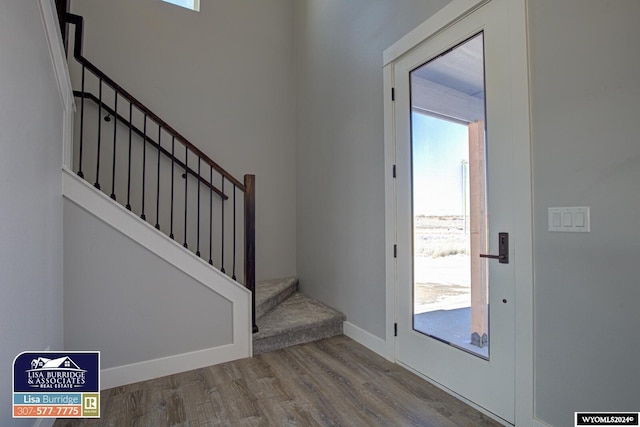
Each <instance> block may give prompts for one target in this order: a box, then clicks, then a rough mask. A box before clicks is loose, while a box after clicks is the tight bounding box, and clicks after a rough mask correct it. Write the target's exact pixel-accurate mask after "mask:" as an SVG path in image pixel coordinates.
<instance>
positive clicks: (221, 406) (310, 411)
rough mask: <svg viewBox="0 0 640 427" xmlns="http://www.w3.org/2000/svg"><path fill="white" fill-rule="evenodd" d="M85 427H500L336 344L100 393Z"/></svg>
mask: <svg viewBox="0 0 640 427" xmlns="http://www.w3.org/2000/svg"><path fill="white" fill-rule="evenodd" d="M101 411H102V412H101V414H102V418H101V419H99V420H91V419H85V420H83V419H77V420H63V419H60V420H57V421H56V423H55V424H54V426H55V427H77V426H114V427H121V426H145V427H146V426H153V427H164V426H171V427H177V426H181V427H187V426H188V427H195V426H207V427H213V426H233V427H235V426H305V427H306V426H318V427H321V426H390V427H391V426H393V427H396V426H438V427H439V426H487V427H493V426H499V425H500V424H498V423H497V422H495V421H493V420H492V419H490V418H489V417H487V416H485V415H483V414H481V413H480V412H478V411H476V410H475V409H473V408H471V407H470V406H468V405H466V404H465V403H463V402H461V401H459V400H457V399H455V398H453V397H451V396H449V395H448V394H446V393H445V392H443V391H442V390H440V389H438V388H437V387H435V386H433V385H431V384H429V383H428V382H426V381H424V380H422V379H421V378H419V377H418V376H416V375H414V374H413V373H411V372H409V371H407V370H405V369H403V368H402V367H400V366H398V365H395V364H393V363H390V362H388V361H387V360H386V359H384V358H383V357H380V356H378V355H377V354H375V353H373V352H371V351H369V350H368V349H366V348H365V347H363V346H362V345H360V344H358V343H356V342H355V341H353V340H351V339H349V338H347V337H345V336H338V337H332V338H328V339H325V340H322V341H317V342H313V343H308V344H303V345H299V346H295V347H290V348H287V349H284V350H278V351H275V352H272V353H264V354H260V355H257V356H255V357H253V358H250V359H243V360H238V361H234V362H229V363H224V364H221V365H216V366H211V367H207V368H202V369H196V370H193V371H189V372H184V373H180V374H176V375H170V376H167V377H162V378H157V379H154V380H151V381H145V382H141V383H136V384H131V385H127V386H123V387H117V388H114V389H111V390H105V391H103V392H102V393H101Z"/></svg>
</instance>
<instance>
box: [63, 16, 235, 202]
mask: <svg viewBox="0 0 640 427" xmlns="http://www.w3.org/2000/svg"><path fill="white" fill-rule="evenodd" d="M66 17H67V22H69V23H71V24H74V25H75V26H76V31H75V38H74V40H75V42H74V48H73V57H74V58H76V59H77V60H78V62H80V63H81V64H82V65H84V66H85V67H86V68H88V69H89V70H90V71H91V72H92V73H93V74H95V75H96V76H97V77H98V78H100V79H101V80H102V81H104V82H105V83H106V84H107V85H109V86H111V88H112V89H113V90H115V91H116V92H118V93H119V94H120V95H122V97H123V98H125V99H126V100H127V101H129V102H130V103H132V104H133V105H135V106H136V108H138V109H139V110H140V111H141V112H142V113H144V114H145V115H146V116H147V117H149V118H151V119H152V120H153V121H154V122H156V123H157V124H158V125H160V126H161V127H162V128H163V129H164V130H166V131H167V133H169V134H170V135H171V136H174V137H175V138H176V139H178V140H179V142H180V143H182V144H183V145H184V146H186V147H188V148H189V151H191V152H192V153H194V154H196V155H197V156H198V157H200V158H201V159H202V160H203V161H204V162H205V163H207V164H208V165H209V166H211V167H212V168H213V169H214V170H216V171H217V172H218V173H219V174H220V175H222V176H223V177H224V178H225V179H226V180H227V181H229V182H231V183H232V184H233V185H235V186H236V187H238V188H239V189H240V190H242V191H245V188H244V184H243V183H241V182H240V181H239V180H237V179H236V178H235V177H234V176H233V175H231V174H230V173H229V172H227V171H226V170H225V169H224V168H223V167H221V166H220V165H219V164H217V163H216V162H215V161H213V160H212V159H211V158H209V156H207V155H206V154H205V153H203V152H202V151H200V149H199V148H198V147H196V146H195V145H193V144H192V143H191V142H189V140H188V139H187V138H185V137H184V136H182V134H180V132H178V131H177V130H175V129H174V128H173V127H171V126H170V125H169V124H167V122H165V121H164V120H162V119H161V118H160V117H158V116H157V115H156V114H155V113H154V112H153V111H151V110H150V109H149V108H147V107H146V106H145V105H144V104H143V103H142V102H140V101H139V100H138V99H136V98H135V97H134V96H133V95H131V94H130V93H129V92H127V91H126V90H125V89H124V88H122V86H120V85H119V84H117V83H116V82H115V81H113V80H112V79H111V78H110V77H109V76H107V75H106V74H105V73H103V72H102V71H101V70H100V69H99V68H98V67H96V66H95V65H93V64H92V63H91V62H90V61H89V60H88V59H86V58H85V57H84V56H82V35H83V32H84V30H83V26H84V24H83V18H82V16H80V15H74V14H73V13H67V15H66Z"/></svg>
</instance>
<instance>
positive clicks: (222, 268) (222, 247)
mask: <svg viewBox="0 0 640 427" xmlns="http://www.w3.org/2000/svg"><path fill="white" fill-rule="evenodd" d="M221 191H222V194H224V175H222V187H221ZM223 200H224V199H223ZM220 220H221V222H222V228H221V229H220V230H221V231H220V235H221V236H220V241H221V242H222V243H221V245H220V247H221V249H222V250H221V251H220V271H222V272H223V273H225V271H224V202H222V204H221V208H220Z"/></svg>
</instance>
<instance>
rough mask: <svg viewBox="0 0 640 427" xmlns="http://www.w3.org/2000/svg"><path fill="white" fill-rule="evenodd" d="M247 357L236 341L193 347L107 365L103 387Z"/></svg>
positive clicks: (102, 380) (107, 387)
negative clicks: (109, 366)
mask: <svg viewBox="0 0 640 427" xmlns="http://www.w3.org/2000/svg"><path fill="white" fill-rule="evenodd" d="M245 357H247V354H246V351H243V349H242V348H239V346H237V345H234V344H229V345H224V346H220V347H215V348H208V349H204V350H197V351H192V352H189V353H183V354H177V355H174V356H168V357H162V358H159V359H153V360H147V361H144V362H138V363H132V364H129V365H123V366H116V367H113V368H108V369H103V370H102V371H101V372H100V389H101V390H106V389H109V388H113V387H119V386H123V385H127V384H133V383H137V382H140V381H147V380H150V379H154V378H159V377H163V376H166V375H172V374H177V373H180V372H186V371H190V370H192V369H199V368H204V367H206V366H212V365H217V364H220V363H225V362H230V361H232V360H237V359H242V358H245Z"/></svg>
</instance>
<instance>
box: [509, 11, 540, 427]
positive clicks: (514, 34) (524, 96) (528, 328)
mask: <svg viewBox="0 0 640 427" xmlns="http://www.w3.org/2000/svg"><path fill="white" fill-rule="evenodd" d="M525 1H526V0H510V1H508V2H507V7H508V12H507V13H508V25H509V28H508V32H509V66H510V67H511V80H510V82H509V83H510V85H511V87H510V88H509V92H510V94H511V100H512V104H511V120H512V122H511V126H512V131H513V137H514V138H518V140H519V141H520V142H519V143H518V144H514V150H513V158H514V159H523V161H521V162H518V165H519V166H518V167H519V173H517V174H515V175H514V176H513V177H512V179H513V180H514V181H515V186H516V188H528V189H529V192H528V193H526V192H524V193H523V194H515V195H514V197H513V200H512V204H513V206H514V218H517V221H516V227H515V229H514V231H515V233H516V239H514V240H515V241H516V242H517V245H518V247H517V248H515V249H516V254H517V256H516V259H515V260H514V261H515V279H516V287H515V304H516V308H515V316H516V318H515V327H516V330H515V333H516V339H515V346H516V348H515V351H516V352H515V359H516V360H515V416H516V417H515V421H516V425H528V424H529V425H530V424H535V414H534V407H535V395H534V389H535V385H534V384H535V378H534V365H535V361H534V357H533V355H534V318H533V316H534V315H533V306H534V300H533V287H534V273H533V256H534V255H533V253H534V252H533V182H532V169H531V161H532V155H531V122H530V120H531V116H530V105H531V104H530V98H529V96H530V89H529V46H528V40H527V37H528V31H527V25H526V24H527V22H528V21H527V13H526V4H525ZM518 225H520V226H519V227H518Z"/></svg>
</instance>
